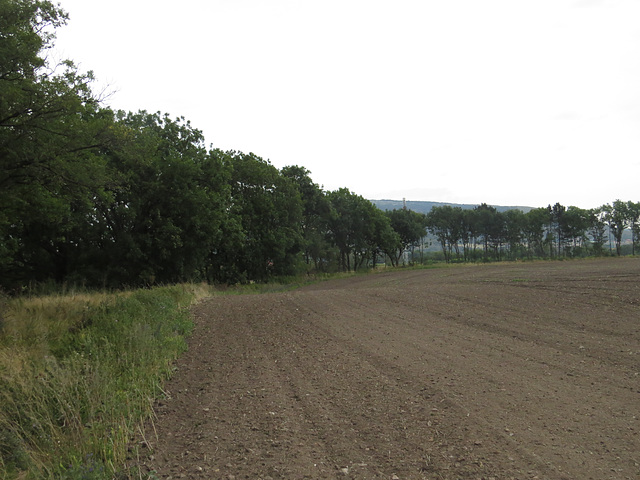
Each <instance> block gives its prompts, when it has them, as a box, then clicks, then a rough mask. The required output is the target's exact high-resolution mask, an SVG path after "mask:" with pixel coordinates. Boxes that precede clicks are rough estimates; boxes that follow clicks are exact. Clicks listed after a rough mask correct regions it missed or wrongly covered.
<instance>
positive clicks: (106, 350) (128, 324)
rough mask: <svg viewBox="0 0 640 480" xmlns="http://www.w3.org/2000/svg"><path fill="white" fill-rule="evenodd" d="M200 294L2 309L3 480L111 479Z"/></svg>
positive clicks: (179, 291)
mask: <svg viewBox="0 0 640 480" xmlns="http://www.w3.org/2000/svg"><path fill="white" fill-rule="evenodd" d="M207 294H208V291H207V290H206V287H200V286H193V285H181V286H173V287H160V288H154V289H150V290H139V291H135V292H129V293H120V294H88V295H85V294H83V295H74V294H67V295H64V296H62V295H60V296H55V295H54V296H47V297H40V298H18V299H12V300H6V299H5V300H4V308H3V309H2V311H1V312H0V479H13V478H20V479H22V478H25V479H26V478H68V479H76V478H77V479H93V478H95V479H98V478H112V477H113V476H114V475H115V472H116V471H117V469H118V468H119V467H120V466H121V465H123V464H124V462H125V460H126V456H127V454H128V443H129V440H130V439H131V438H133V436H134V435H135V434H136V433H139V432H140V431H141V430H140V429H141V428H142V425H143V424H144V422H145V420H147V419H148V418H150V417H151V415H152V413H153V411H152V403H153V400H154V399H155V398H156V397H157V396H159V395H160V394H161V393H162V390H161V388H162V382H163V380H164V379H165V378H166V377H167V376H168V375H169V374H170V372H171V365H172V362H173V360H174V359H175V358H176V357H177V356H178V355H179V354H180V353H181V352H182V351H183V350H184V349H185V348H186V341H185V336H186V335H188V333H189V332H190V329H191V328H192V324H191V321H190V317H189V313H188V310H187V309H186V308H185V307H187V306H188V305H190V304H191V303H192V302H193V301H194V299H195V298H196V297H198V296H204V295H207Z"/></svg>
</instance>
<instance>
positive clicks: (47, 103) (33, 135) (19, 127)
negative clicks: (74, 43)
mask: <svg viewBox="0 0 640 480" xmlns="http://www.w3.org/2000/svg"><path fill="white" fill-rule="evenodd" d="M66 19H67V17H66V14H65V13H64V12H63V11H62V10H61V9H60V8H59V7H58V6H55V5H54V4H52V3H51V2H49V1H36V0H16V1H12V0H0V32H2V34H1V35H0V282H1V283H2V284H3V285H5V286H7V285H11V284H16V283H17V284H20V283H22V282H25V281H28V280H33V279H35V280H42V279H45V278H47V277H49V276H52V277H55V278H58V279H60V278H61V277H63V276H64V275H65V274H66V270H67V265H66V264H67V261H68V253H69V252H68V250H69V249H70V248H73V245H71V244H70V243H69V238H68V237H69V232H70V229H71V228H72V227H73V225H74V221H73V220H72V218H73V219H75V218H76V213H77V212H79V211H83V210H86V209H87V205H88V204H89V203H90V197H91V196H92V195H96V194H97V195H99V194H100V192H99V191H100V188H101V185H102V184H104V183H105V178H104V162H103V158H102V157H101V156H100V155H99V154H98V150H99V148H101V147H102V146H103V145H104V142H105V139H106V137H107V133H108V131H109V128H110V126H111V124H112V115H111V113H110V112H109V111H107V110H104V109H102V108H100V101H99V99H98V98H96V97H95V96H94V94H93V93H92V91H91V89H90V83H91V81H92V80H93V76H92V74H91V73H90V72H89V73H87V74H80V73H78V71H77V69H76V67H75V66H74V65H73V63H72V62H69V61H64V62H61V64H59V65H51V64H49V63H48V61H47V59H46V56H45V55H44V52H45V51H46V50H47V49H48V48H50V47H51V46H52V45H53V41H54V39H55V29H56V28H58V27H60V26H61V25H63V24H64V23H65V22H66Z"/></svg>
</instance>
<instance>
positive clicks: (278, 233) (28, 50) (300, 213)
mask: <svg viewBox="0 0 640 480" xmlns="http://www.w3.org/2000/svg"><path fill="white" fill-rule="evenodd" d="M66 21H67V15H66V13H65V12H64V11H63V10H61V8H60V7H59V6H57V5H54V4H53V3H51V2H50V1H47V0H0V29H1V30H0V31H1V33H2V35H0V286H1V287H3V288H4V289H13V288H18V287H20V286H24V285H26V284H29V283H31V282H45V281H48V280H53V281H55V282H70V283H82V284H86V285H89V286H101V287H102V286H104V287H118V286H123V285H130V286H134V285H141V284H151V283H174V282H181V281H186V280H202V281H209V282H225V283H230V282H233V283H235V282H248V281H264V280H267V279H269V278H270V277H273V276H284V275H293V274H297V273H300V272H304V271H310V270H315V271H335V270H357V269H359V268H361V267H363V266H369V265H375V264H376V263H379V262H385V261H387V262H389V263H391V264H393V265H398V264H399V263H400V262H401V260H402V256H403V253H404V252H406V251H407V250H408V249H410V248H411V247H412V246H413V245H416V244H417V242H419V239H421V238H423V237H424V236H425V234H426V232H427V231H430V232H432V233H433V234H434V235H435V236H436V238H437V239H438V241H439V242H440V243H441V245H442V251H443V252H444V255H445V257H446V259H447V260H450V259H452V258H454V257H460V258H464V259H472V258H474V255H475V252H477V251H478V245H481V247H482V252H483V255H484V256H485V257H486V258H489V257H492V258H502V257H503V256H505V255H506V256H507V257H513V256H515V255H523V254H527V255H535V256H542V255H544V256H558V255H569V254H571V255H573V254H574V253H575V252H576V251H577V250H576V249H577V248H588V249H589V250H590V251H591V252H593V253H600V252H601V251H602V245H604V243H602V242H601V240H602V238H603V237H602V235H604V233H603V232H604V230H601V229H600V230H599V228H600V227H602V228H604V226H607V227H608V228H609V231H611V232H613V234H614V236H616V235H618V234H620V235H621V231H622V230H621V229H623V228H624V226H627V225H632V230H633V232H634V235H636V237H635V238H637V215H636V216H635V217H633V218H634V220H630V219H631V218H632V217H631V216H630V215H631V213H629V212H631V211H633V212H636V210H633V209H634V208H636V206H637V205H636V204H632V203H628V204H624V205H627V206H628V209H627V210H625V212H626V213H621V212H622V210H621V208H622V207H620V205H618V203H617V202H615V203H614V205H613V206H612V207H611V211H610V212H608V211H606V212H600V213H595V212H591V213H588V212H585V211H582V210H579V209H576V208H574V207H569V208H568V209H565V208H564V207H561V206H559V205H556V206H554V207H553V208H551V207H550V208H551V210H549V209H538V210H533V211H532V212H529V213H527V214H523V213H522V212H519V213H518V212H517V211H513V212H505V213H504V214H498V213H497V212H495V211H494V209H492V207H488V206H486V205H482V206H481V207H478V208H477V209H475V210H473V211H470V212H467V211H461V210H459V209H457V208H456V207H442V208H435V209H434V210H433V211H432V212H431V213H430V214H428V215H426V216H425V215H423V214H418V213H415V212H412V211H409V210H404V209H403V210H394V211H390V212H383V211H381V210H379V209H378V208H376V207H375V206H374V205H373V204H372V203H371V202H369V201H368V200H366V199H364V198H363V197H361V196H359V195H357V194H355V193H353V192H351V191H349V190H348V189H339V190H336V191H324V190H323V188H321V187H320V186H319V185H317V184H315V183H314V182H313V180H312V179H311V176H310V172H309V171H308V170H306V169H305V168H303V167H300V166H289V167H285V168H282V169H277V168H276V167H274V166H273V165H272V164H271V163H270V162H269V161H268V160H265V159H262V158H260V157H259V156H257V155H255V154H253V153H248V154H246V153H242V152H238V151H222V150H220V149H216V148H213V147H209V148H207V147H206V145H205V141H204V138H203V136H202V133H201V132H200V131H199V130H197V129H196V128H194V127H192V126H191V124H190V122H188V121H187V120H185V119H184V118H182V117H180V118H171V117H170V116H169V115H166V114H160V113H149V112H146V111H139V112H135V113H134V112H125V111H114V110H112V109H110V108H107V107H105V106H104V105H103V101H101V98H100V97H99V96H98V95H96V94H95V93H94V92H93V91H92V88H91V84H92V82H93V80H94V78H93V75H92V73H91V72H88V73H81V72H79V71H78V69H77V67H76V66H75V65H74V64H73V62H70V61H64V62H62V63H60V64H56V65H52V64H50V62H49V61H48V59H47V55H46V53H47V51H48V50H49V49H50V48H51V47H52V45H53V42H54V39H55V35H54V34H55V29H56V28H58V27H60V26H62V25H64V24H65V23H66ZM556 210H557V211H556ZM560 210H562V211H560ZM549 212H551V213H549ZM596 217H597V218H599V219H600V220H599V221H601V223H597V222H596V223H594V218H596ZM623 218H624V219H623ZM630 222H631V223H630ZM585 232H586V233H585ZM585 235H588V239H589V240H588V242H587V241H586V240H585V238H587V237H585ZM616 242H617V243H616V246H617V247H618V252H619V245H620V237H618V236H616Z"/></svg>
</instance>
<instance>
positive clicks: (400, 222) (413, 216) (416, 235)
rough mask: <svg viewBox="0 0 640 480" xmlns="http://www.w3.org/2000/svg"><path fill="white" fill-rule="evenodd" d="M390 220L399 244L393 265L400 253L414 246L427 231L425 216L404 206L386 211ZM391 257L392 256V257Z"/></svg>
mask: <svg viewBox="0 0 640 480" xmlns="http://www.w3.org/2000/svg"><path fill="white" fill-rule="evenodd" d="M386 215H387V217H388V218H389V220H390V222H391V228H393V230H394V231H395V232H396V233H397V234H398V235H399V237H400V245H399V246H398V249H397V250H396V252H395V254H394V257H395V259H394V260H395V262H393V260H392V262H393V263H394V264H395V265H398V263H399V259H400V257H401V256H402V253H403V252H404V251H406V250H407V249H409V248H410V247H413V246H416V245H417V244H418V242H419V241H420V239H421V238H422V237H424V236H425V235H426V233H427V217H426V215H424V214H422V213H417V212H414V211H412V210H408V209H406V208H403V209H399V210H396V209H394V210H391V211H387V212H386ZM392 258H393V257H392Z"/></svg>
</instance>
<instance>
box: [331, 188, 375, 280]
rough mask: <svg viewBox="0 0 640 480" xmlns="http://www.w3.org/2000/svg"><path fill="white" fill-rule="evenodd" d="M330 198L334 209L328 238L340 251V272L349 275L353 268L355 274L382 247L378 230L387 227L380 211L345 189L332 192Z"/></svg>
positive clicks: (367, 201)
mask: <svg viewBox="0 0 640 480" xmlns="http://www.w3.org/2000/svg"><path fill="white" fill-rule="evenodd" d="M327 196H328V199H329V202H330V205H331V213H330V216H329V222H328V225H329V234H330V238H331V241H332V242H333V243H334V245H335V246H336V247H337V248H338V251H339V255H340V261H339V264H340V268H341V270H343V271H350V270H351V268H352V265H353V270H354V271H355V270H357V269H358V267H359V266H361V265H363V263H364V261H365V260H366V259H367V258H372V257H373V252H374V250H377V248H378V247H379V245H376V243H377V242H376V240H377V238H376V235H377V232H376V227H378V228H381V227H383V226H384V223H381V220H380V218H379V213H378V211H379V210H378V208H377V207H375V206H374V205H373V204H372V203H371V202H370V201H369V200H366V199H364V198H363V197H361V196H360V195H356V194H355V193H352V192H350V191H349V190H348V189H346V188H341V189H339V190H336V191H333V192H329V193H328V194H327ZM352 260H353V264H352Z"/></svg>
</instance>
